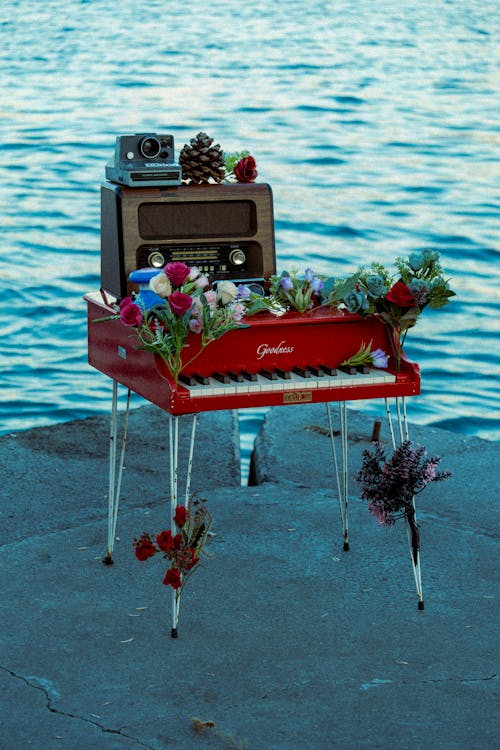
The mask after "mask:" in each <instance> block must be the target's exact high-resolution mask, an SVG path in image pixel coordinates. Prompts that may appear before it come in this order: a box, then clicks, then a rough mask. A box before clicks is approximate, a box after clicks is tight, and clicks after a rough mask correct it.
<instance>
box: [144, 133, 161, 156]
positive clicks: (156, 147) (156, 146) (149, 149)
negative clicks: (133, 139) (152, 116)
mask: <svg viewBox="0 0 500 750" xmlns="http://www.w3.org/2000/svg"><path fill="white" fill-rule="evenodd" d="M139 148H140V150H141V154H142V155H143V156H144V157H145V158H146V159H156V157H157V156H158V154H159V153H160V151H161V143H160V141H159V140H158V138H156V137H155V136H154V135H151V136H149V137H148V138H143V139H142V141H141V144H140V147H139Z"/></svg>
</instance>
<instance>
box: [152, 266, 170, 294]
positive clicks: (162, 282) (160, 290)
mask: <svg viewBox="0 0 500 750" xmlns="http://www.w3.org/2000/svg"><path fill="white" fill-rule="evenodd" d="M149 288H150V289H152V290H153V292H155V293H156V294H157V295H158V297H163V299H166V298H167V297H169V296H170V295H171V294H172V284H171V283H170V280H169V279H168V278H167V276H166V274H165V273H164V272H163V271H160V273H158V274H157V275H156V276H153V278H152V279H150V281H149Z"/></svg>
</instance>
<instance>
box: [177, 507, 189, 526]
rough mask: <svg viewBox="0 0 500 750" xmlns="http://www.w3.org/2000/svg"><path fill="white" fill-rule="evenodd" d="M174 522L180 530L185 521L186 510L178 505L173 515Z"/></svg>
mask: <svg viewBox="0 0 500 750" xmlns="http://www.w3.org/2000/svg"><path fill="white" fill-rule="evenodd" d="M174 521H175V523H176V524H177V526H178V527H179V528H180V529H181V528H182V527H183V526H184V524H185V523H186V521H187V510H186V508H185V507H184V506H183V505H178V506H177V508H176V509H175V513H174Z"/></svg>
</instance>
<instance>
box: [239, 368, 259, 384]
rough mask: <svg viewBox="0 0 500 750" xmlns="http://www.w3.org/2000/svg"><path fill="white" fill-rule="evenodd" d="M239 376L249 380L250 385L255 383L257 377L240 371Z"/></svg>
mask: <svg viewBox="0 0 500 750" xmlns="http://www.w3.org/2000/svg"><path fill="white" fill-rule="evenodd" d="M241 374H242V375H243V377H244V378H245V380H249V381H250V382H251V383H255V382H256V381H257V375H256V374H255V373H254V372H248V371H247V370H242V371H241Z"/></svg>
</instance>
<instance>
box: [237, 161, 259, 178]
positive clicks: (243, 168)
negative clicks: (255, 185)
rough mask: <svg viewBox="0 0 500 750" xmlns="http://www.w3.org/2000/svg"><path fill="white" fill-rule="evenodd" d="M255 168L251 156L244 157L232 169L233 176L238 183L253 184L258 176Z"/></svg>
mask: <svg viewBox="0 0 500 750" xmlns="http://www.w3.org/2000/svg"><path fill="white" fill-rule="evenodd" d="M256 166H257V165H256V163H255V159H254V158H253V156H244V157H243V159H240V160H239V162H238V163H237V164H236V166H235V167H234V169H233V172H234V176H235V177H236V179H237V180H238V182H255V180H256V179H257V175H258V174H259V173H258V172H257V169H256Z"/></svg>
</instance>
